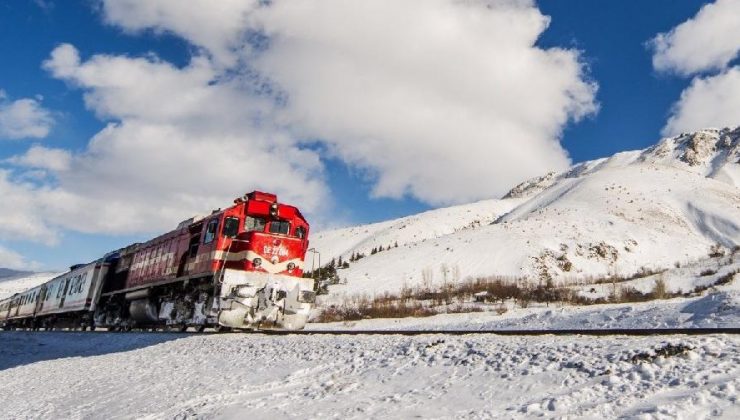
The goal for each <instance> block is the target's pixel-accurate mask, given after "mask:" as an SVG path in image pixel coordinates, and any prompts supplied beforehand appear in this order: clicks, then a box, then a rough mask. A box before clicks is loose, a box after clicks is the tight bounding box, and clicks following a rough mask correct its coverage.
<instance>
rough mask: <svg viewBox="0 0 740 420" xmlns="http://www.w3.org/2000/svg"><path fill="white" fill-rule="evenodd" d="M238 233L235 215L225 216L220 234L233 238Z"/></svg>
mask: <svg viewBox="0 0 740 420" xmlns="http://www.w3.org/2000/svg"><path fill="white" fill-rule="evenodd" d="M237 233H239V219H237V218H236V217H227V218H226V220H224V229H223V232H222V234H223V235H224V236H225V237H227V238H233V237H235V236H236V234H237Z"/></svg>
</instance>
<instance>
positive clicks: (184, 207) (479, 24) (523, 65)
mask: <svg viewBox="0 0 740 420" xmlns="http://www.w3.org/2000/svg"><path fill="white" fill-rule="evenodd" d="M258 4H262V5H258ZM198 5H199V6H203V7H201V8H199V7H193V8H189V7H183V5H182V3H181V2H175V1H160V2H151V1H134V0H126V1H123V2H108V1H106V2H103V8H102V11H103V14H104V16H105V19H106V20H107V21H108V22H110V23H114V24H116V25H118V26H120V27H122V28H124V29H125V30H128V31H146V30H150V29H151V30H154V31H155V32H168V33H173V34H176V35H178V36H182V37H183V38H185V39H186V40H188V41H189V42H190V43H192V44H193V45H195V46H197V47H198V50H197V51H198V52H197V53H196V54H195V55H194V57H192V59H191V61H190V63H189V64H188V65H186V66H184V67H181V68H180V67H176V66H174V65H172V64H170V63H167V62H164V61H161V60H160V59H158V58H157V57H156V56H153V55H150V56H147V57H130V56H113V55H104V54H98V55H94V56H92V57H89V58H83V57H80V54H79V52H78V51H77V49H76V48H75V47H74V46H72V45H68V44H64V45H60V46H59V47H57V48H56V49H54V51H52V52H51V54H50V58H49V59H48V60H47V61H45V62H44V64H43V67H44V68H45V69H46V70H47V71H48V72H49V73H50V74H51V75H52V76H54V77H56V78H59V79H62V80H64V81H66V82H68V83H69V85H70V86H73V87H77V88H79V89H80V90H81V91H82V92H83V95H84V100H85V104H86V106H87V107H88V108H89V109H90V110H91V111H92V112H94V113H95V114H96V115H97V116H98V117H99V118H101V119H103V120H105V121H107V122H108V124H107V126H106V128H105V129H103V130H102V131H101V132H99V133H98V134H96V135H95V136H94V137H93V138H92V139H91V140H90V143H89V144H88V146H87V147H86V148H85V149H84V150H82V151H80V152H75V153H68V154H65V153H64V152H62V151H58V150H56V149H47V148H40V147H36V148H33V149H30V150H29V151H28V152H27V153H25V154H23V155H19V156H16V157H13V158H11V159H10V160H9V161H8V162H9V163H10V164H12V165H14V166H13V171H12V172H10V171H5V172H3V173H2V178H0V181H2V182H0V194H3V193H5V192H9V193H11V194H12V195H13V196H14V197H16V199H15V200H16V206H15V207H13V209H10V208H2V205H0V215H4V214H5V213H6V212H11V211H17V213H12V214H13V217H15V218H17V219H18V222H17V223H12V224H8V225H7V226H4V227H3V225H2V224H0V235H2V234H3V232H5V236H8V235H10V236H13V235H18V234H20V232H21V231H23V230H24V228H23V227H24V226H26V228H25V229H26V230H28V229H31V228H30V226H34V227H37V228H38V231H37V232H36V231H34V232H35V233H33V234H27V237H28V238H30V239H36V240H40V241H46V242H49V241H52V242H53V241H54V240H58V234H59V232H60V231H63V230H65V229H72V230H75V231H80V232H89V233H97V232H105V233H132V232H144V231H161V230H163V229H166V228H169V227H170V226H172V225H173V224H174V223H176V222H177V221H179V220H181V219H183V218H185V217H188V216H190V215H191V214H192V213H194V212H202V211H204V210H208V209H210V208H212V207H215V206H222V205H224V204H227V203H229V202H230V200H231V198H233V196H235V195H236V194H240V193H242V192H244V191H248V190H250V189H252V188H260V189H265V190H269V191H274V192H276V193H277V194H278V195H279V196H280V197H281V199H282V200H283V201H285V202H292V203H294V204H296V205H298V206H299V207H301V208H302V210H306V211H308V212H309V213H313V215H320V214H329V213H328V212H322V211H321V210H327V209H330V208H331V207H330V206H331V203H330V194H329V191H328V187H327V186H326V181H325V180H324V178H323V165H322V163H321V161H320V156H319V152H317V151H315V150H312V149H307V148H306V147H305V146H304V145H303V144H302V142H303V141H319V142H321V143H323V144H324V145H325V148H324V149H325V150H328V153H329V154H330V155H331V156H333V157H338V158H340V159H342V160H344V161H345V162H347V163H348V164H350V165H352V166H355V167H358V168H362V169H365V170H367V171H368V172H369V173H370V174H372V175H373V176H374V178H373V179H374V182H375V184H374V191H375V194H376V195H378V196H391V197H399V196H402V195H404V194H410V195H413V196H415V197H417V198H419V199H421V200H424V201H426V202H429V203H434V204H439V203H449V202H456V201H465V200H473V199H477V198H482V197H490V196H493V195H496V194H500V193H502V192H504V191H506V190H507V189H508V188H509V187H510V186H511V185H512V184H514V183H516V182H518V181H520V180H522V179H523V178H527V177H530V176H533V175H537V174H540V173H542V172H545V171H547V170H549V169H562V168H564V167H565V166H567V165H568V163H569V158H568V156H567V154H566V152H565V151H564V150H563V149H562V147H561V146H560V144H559V136H560V134H561V131H562V128H563V126H564V125H565V124H567V123H568V121H571V120H578V119H580V118H582V117H584V116H586V115H588V114H590V113H593V112H595V111H596V105H595V102H594V95H595V90H596V86H595V84H593V83H590V82H589V81H587V80H586V79H585V76H584V68H583V65H582V64H581V62H580V61H579V55H578V54H579V53H578V52H577V51H573V50H566V49H557V48H552V49H547V50H545V49H542V48H539V47H537V46H536V45H535V43H536V40H537V38H538V37H539V35H540V34H541V33H542V31H544V30H545V29H546V28H547V25H548V24H549V18H547V17H545V16H543V15H542V14H541V13H540V12H539V10H538V9H537V8H536V7H535V6H534V5H533V4H532V2H530V1H492V2H482V1H453V0H423V1H421V0H408V1H405V2H398V1H390V0H378V1H374V2H352V3H350V2H344V1H330V0H326V1H318V2H307V1H302V0H294V1H289V2H288V1H273V2H269V3H268V2H256V1H246V0H245V1H242V2H223V3H222V2H219V4H218V6H217V7H215V9H213V10H210V9H208V7H205V3H197V4H196V6H198ZM208 5H209V7H210V6H211V2H208ZM259 33H261V34H262V35H255V34H259ZM261 36H264V38H261ZM260 40H261V41H260ZM247 41H248V42H247ZM255 42H256V43H260V42H261V43H260V45H255ZM317 139H318V140H317ZM39 170H43V171H47V172H48V174H49V176H50V178H51V179H52V181H50V182H49V181H47V182H46V183H44V182H40V183H39V182H36V181H34V182H26V183H24V182H23V181H21V180H23V179H31V176H32V175H34V174H37V172H38V171H39ZM19 209H20V210H19ZM9 214H10V213H9ZM21 217H26V219H21ZM326 217H328V218H330V217H331V215H330V214H329V216H326ZM315 219H316V218H314V220H315ZM7 220H10V219H7ZM3 229H5V230H3Z"/></svg>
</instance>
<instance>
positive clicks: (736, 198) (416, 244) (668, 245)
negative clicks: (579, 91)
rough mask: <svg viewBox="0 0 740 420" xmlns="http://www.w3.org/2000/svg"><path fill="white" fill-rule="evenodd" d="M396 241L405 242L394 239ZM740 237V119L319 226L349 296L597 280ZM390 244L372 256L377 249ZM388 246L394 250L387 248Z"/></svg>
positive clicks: (694, 256) (684, 259)
mask: <svg viewBox="0 0 740 420" xmlns="http://www.w3.org/2000/svg"><path fill="white" fill-rule="evenodd" d="M396 243H397V244H398V247H396V246H395V245H396ZM738 245H740V127H737V128H725V129H721V130H718V129H706V130H700V131H697V132H694V133H684V134H681V135H678V136H675V137H670V138H665V139H662V140H661V141H660V142H659V143H658V144H656V145H655V146H653V147H650V148H647V149H645V150H639V151H631V152H623V153H618V154H615V155H614V156H611V157H608V158H603V159H597V160H594V161H589V162H583V163H579V164H576V165H574V166H573V167H571V168H570V169H569V170H567V171H565V172H563V173H548V174H545V175H543V176H541V177H538V178H535V179H532V180H529V181H526V182H524V183H522V184H520V185H517V186H515V187H514V188H512V190H511V191H510V192H509V193H508V194H506V195H505V196H504V198H502V199H494V200H485V201H481V202H478V203H473V204H466V205H460V206H454V207H449V208H444V209H437V210H432V211H428V212H425V213H421V214H417V215H414V216H409V217H404V218H401V219H397V220H391V221H387V222H382V223H375V224H369V225H363V226H356V227H350V228H344V229H337V230H332V231H327V232H320V233H318V234H315V235H314V236H313V238H312V246H314V247H315V248H316V249H318V250H319V251H320V252H321V257H322V262H326V261H328V260H329V259H331V258H339V257H340V256H341V257H342V259H343V260H345V261H346V260H348V259H349V258H350V256H352V255H353V254H355V253H362V254H365V255H366V256H365V257H364V258H362V259H360V260H358V261H355V262H351V263H350V266H349V268H347V269H342V270H339V271H338V274H339V277H340V278H341V279H343V280H346V282H347V284H346V286H340V287H338V288H336V289H335V290H336V291H337V292H341V293H348V294H355V293H369V294H374V293H381V292H383V291H393V290H399V289H400V288H401V287H403V286H404V285H409V286H411V285H415V284H419V283H421V282H433V283H440V282H442V281H459V280H462V279H464V278H466V277H469V276H490V275H504V276H515V277H526V278H528V279H530V280H531V281H535V282H536V281H540V280H542V279H546V278H552V279H554V280H555V281H564V280H569V281H576V280H579V281H588V280H589V279H593V278H594V277H599V276H606V275H614V274H617V275H630V274H633V273H636V272H639V271H641V270H655V269H662V268H668V267H673V266H676V265H680V264H685V263H688V262H691V261H696V260H700V259H702V258H706V257H707V255H708V254H710V253H716V252H729V251H730V250H732V249H734V248H735V247H737V246H738ZM379 246H382V247H383V248H384V250H383V251H381V252H378V253H375V254H373V255H370V254H371V251H372V249H373V248H377V247H379ZM389 246H390V249H387V250H386V248H388V247H389Z"/></svg>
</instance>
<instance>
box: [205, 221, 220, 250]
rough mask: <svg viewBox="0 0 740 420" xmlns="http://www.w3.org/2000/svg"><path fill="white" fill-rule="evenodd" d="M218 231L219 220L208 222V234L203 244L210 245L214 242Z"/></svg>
mask: <svg viewBox="0 0 740 420" xmlns="http://www.w3.org/2000/svg"><path fill="white" fill-rule="evenodd" d="M217 231H218V219H213V220H211V221H210V222H208V226H206V234H205V236H204V237H203V243H204V244H208V243H211V242H213V240H214V239H215V238H216V232H217Z"/></svg>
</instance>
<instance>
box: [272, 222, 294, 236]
mask: <svg viewBox="0 0 740 420" xmlns="http://www.w3.org/2000/svg"><path fill="white" fill-rule="evenodd" d="M288 232H290V222H288V221H286V220H273V221H272V222H270V233H278V234H281V235H287V234H288Z"/></svg>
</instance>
